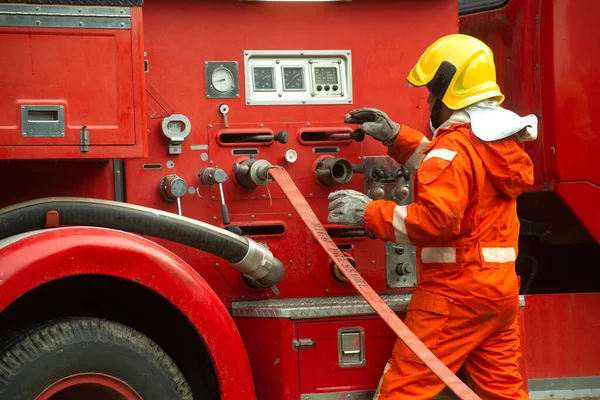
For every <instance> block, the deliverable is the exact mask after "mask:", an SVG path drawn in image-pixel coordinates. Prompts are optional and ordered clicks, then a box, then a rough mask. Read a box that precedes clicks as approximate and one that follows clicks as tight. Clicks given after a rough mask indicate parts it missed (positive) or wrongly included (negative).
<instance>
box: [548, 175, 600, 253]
mask: <svg viewBox="0 0 600 400" xmlns="http://www.w3.org/2000/svg"><path fill="white" fill-rule="evenodd" d="M596 168H597V167H596ZM556 192H557V193H558V195H559V197H560V198H561V199H562V200H563V201H564V202H565V203H566V204H567V205H568V206H569V207H570V208H571V210H572V211H573V213H574V214H575V215H576V216H577V217H578V218H579V220H580V221H581V222H582V223H583V225H584V226H585V227H586V228H587V230H588V231H589V232H590V234H591V235H592V236H593V237H594V239H595V240H596V242H598V243H600V212H599V211H598V204H600V185H594V184H593V183H590V182H561V183H559V184H558V186H557V188H556Z"/></svg>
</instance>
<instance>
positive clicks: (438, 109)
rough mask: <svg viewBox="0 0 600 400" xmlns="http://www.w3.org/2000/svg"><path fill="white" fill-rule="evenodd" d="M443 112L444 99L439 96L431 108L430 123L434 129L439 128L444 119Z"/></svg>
mask: <svg viewBox="0 0 600 400" xmlns="http://www.w3.org/2000/svg"><path fill="white" fill-rule="evenodd" d="M441 114H442V101H441V100H440V99H438V98H436V100H435V104H434V106H433V108H432V110H431V114H430V116H429V124H430V125H431V127H432V128H433V129H437V128H439V127H440V126H441V125H442V124H443V123H444V121H442V120H441Z"/></svg>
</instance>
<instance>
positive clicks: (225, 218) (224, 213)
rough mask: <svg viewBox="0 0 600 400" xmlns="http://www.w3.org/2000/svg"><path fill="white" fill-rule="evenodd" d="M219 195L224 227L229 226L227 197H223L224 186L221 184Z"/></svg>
mask: <svg viewBox="0 0 600 400" xmlns="http://www.w3.org/2000/svg"><path fill="white" fill-rule="evenodd" d="M219 194H220V195H221V218H222V219H223V225H229V224H230V223H231V222H230V221H229V210H228V209H227V205H226V204H225V195H223V184H222V183H221V182H219Z"/></svg>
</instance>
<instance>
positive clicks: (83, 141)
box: [79, 125, 90, 153]
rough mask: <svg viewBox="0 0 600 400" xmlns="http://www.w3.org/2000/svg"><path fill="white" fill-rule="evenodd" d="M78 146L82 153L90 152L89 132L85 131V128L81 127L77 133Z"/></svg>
mask: <svg viewBox="0 0 600 400" xmlns="http://www.w3.org/2000/svg"><path fill="white" fill-rule="evenodd" d="M79 144H80V146H81V147H80V150H81V152H82V153H87V152H88V151H90V132H89V131H88V130H87V126H85V125H84V126H83V127H82V128H81V131H80V132H79Z"/></svg>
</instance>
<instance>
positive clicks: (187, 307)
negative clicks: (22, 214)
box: [0, 227, 255, 399]
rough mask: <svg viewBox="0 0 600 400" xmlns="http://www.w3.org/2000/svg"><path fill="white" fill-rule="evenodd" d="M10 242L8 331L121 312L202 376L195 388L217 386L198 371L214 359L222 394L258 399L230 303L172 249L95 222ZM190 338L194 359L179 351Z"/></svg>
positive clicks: (5, 305)
mask: <svg viewBox="0 0 600 400" xmlns="http://www.w3.org/2000/svg"><path fill="white" fill-rule="evenodd" d="M7 243H8V244H5V245H4V247H1V248H0V293H2V296H0V332H2V331H5V327H10V326H15V323H16V322H18V323H19V325H22V324H25V323H27V320H31V319H33V318H47V317H51V318H54V317H59V316H64V315H61V314H65V313H67V312H69V313H79V314H81V313H85V312H87V313H93V314H95V316H105V317H107V318H113V319H115V320H117V321H118V322H122V323H125V324H127V325H130V326H131V327H132V328H134V329H138V330H140V331H141V332H142V333H145V334H147V335H148V336H150V338H151V339H153V340H155V341H156V342H157V343H158V344H159V346H161V347H163V348H164V349H165V351H167V353H169V354H170V355H171V356H172V357H173V358H174V359H178V360H175V362H176V363H178V362H177V361H179V363H178V365H179V364H180V363H182V364H184V365H182V366H181V367H182V369H184V370H185V371H184V374H185V375H186V378H187V377H188V375H189V376H194V377H195V382H190V384H192V386H194V385H208V387H211V383H210V381H211V377H210V376H204V377H200V376H199V374H197V373H195V372H197V368H198V367H199V366H200V365H202V363H206V362H209V363H210V364H211V365H212V366H213V371H214V375H213V376H214V378H215V379H216V381H217V382H218V386H219V389H220V392H221V393H220V396H221V398H223V399H234V398H247V399H254V398H255V392H254V386H253V382H252V375H251V371H250V364H249V362H248V357H247V354H246V351H245V348H244V345H243V342H242V340H241V337H240V335H239V332H238V331H237V328H236V327H235V324H234V322H233V319H232V318H231V316H230V315H229V313H228V311H227V309H226V308H225V306H224V304H223V303H222V302H221V301H220V299H219V298H218V296H217V295H216V293H215V292H214V291H213V290H212V289H211V288H210V286H209V285H208V284H207V283H206V281H204V279H202V277H201V276H200V275H199V274H198V273H197V272H196V271H194V270H193V269H192V268H191V267H190V266H189V265H187V264H186V263H185V262H184V261H182V260H181V259H179V258H178V257H177V256H175V255H174V254H172V253H171V252H169V251H168V250H166V249H165V248H164V247H161V246H159V245H158V244H156V243H155V242H152V241H150V240H147V239H144V238H142V237H139V236H137V235H133V234H129V233H126V232H121V231H114V230H110V229H104V228H90V227H72V228H60V229H53V230H47V231H40V232H38V233H34V234H31V235H24V236H23V237H21V238H19V240H14V241H8V242H7ZM207 311H208V312H207ZM182 343H185V344H189V345H193V346H195V348H196V349H197V351H196V353H195V354H194V356H193V357H190V353H189V352H185V351H184V352H183V353H182V354H177V353H178V350H177V348H181V347H184V346H180V345H181V344H182ZM165 347H167V348H165ZM202 347H203V348H204V349H205V351H204V354H203V352H202V350H201V348H202ZM179 352H181V351H179ZM190 360H192V361H190ZM194 371H195V372H194ZM232 377H235V380H234V379H232ZM198 379H200V380H204V381H203V382H200V381H198ZM213 386H214V385H213ZM196 389H197V388H196ZM216 398H219V397H216Z"/></svg>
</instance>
